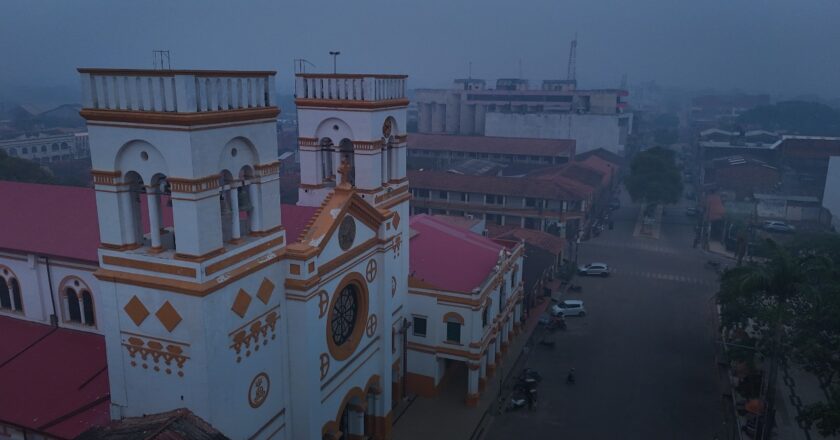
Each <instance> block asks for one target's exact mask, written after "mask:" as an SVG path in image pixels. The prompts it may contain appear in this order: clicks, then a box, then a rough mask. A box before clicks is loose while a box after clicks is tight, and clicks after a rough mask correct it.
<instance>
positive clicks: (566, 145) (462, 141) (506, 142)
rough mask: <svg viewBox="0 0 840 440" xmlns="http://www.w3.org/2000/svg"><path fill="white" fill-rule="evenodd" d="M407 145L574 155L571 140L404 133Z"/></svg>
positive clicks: (459, 149) (427, 147) (430, 148)
mask: <svg viewBox="0 0 840 440" xmlns="http://www.w3.org/2000/svg"><path fill="white" fill-rule="evenodd" d="M408 148H410V149H417V150H435V151H461V152H471V153H489V154H522V155H529V156H563V157H569V156H574V154H575V140H574V139H528V138H508V137H493V136H455V135H445V134H421V133H412V134H411V135H409V136H408Z"/></svg>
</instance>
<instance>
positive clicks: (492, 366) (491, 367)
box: [484, 340, 496, 379]
mask: <svg viewBox="0 0 840 440" xmlns="http://www.w3.org/2000/svg"><path fill="white" fill-rule="evenodd" d="M484 359H485V362H486V363H487V378H488V379H489V378H490V377H492V376H493V374H494V373H495V372H496V341H495V340H493V342H491V343H489V344H487V351H485V352H484Z"/></svg>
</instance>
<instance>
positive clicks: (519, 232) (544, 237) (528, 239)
mask: <svg viewBox="0 0 840 440" xmlns="http://www.w3.org/2000/svg"><path fill="white" fill-rule="evenodd" d="M487 229H488V231H489V232H490V235H491V236H492V237H493V238H494V239H500V240H515V241H520V240H522V241H524V242H525V243H527V244H529V245H531V246H535V247H538V248H540V249H544V250H546V251H548V252H551V253H552V254H558V255H559V254H562V253H563V250H564V248H565V247H566V240H564V239H563V238H562V237H558V236H556V235H552V234H549V233H548V232H543V231H537V230H536V229H525V228H510V229H502V230H494V228H487Z"/></svg>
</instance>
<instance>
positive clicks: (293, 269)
mask: <svg viewBox="0 0 840 440" xmlns="http://www.w3.org/2000/svg"><path fill="white" fill-rule="evenodd" d="M289 273H290V274H292V275H300V264H290V265H289Z"/></svg>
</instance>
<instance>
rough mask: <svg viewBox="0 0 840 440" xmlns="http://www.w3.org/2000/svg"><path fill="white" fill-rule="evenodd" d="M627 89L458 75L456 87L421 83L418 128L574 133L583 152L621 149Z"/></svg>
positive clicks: (626, 128)
mask: <svg viewBox="0 0 840 440" xmlns="http://www.w3.org/2000/svg"><path fill="white" fill-rule="evenodd" d="M626 96H627V92H626V91H625V90H617V89H603V90H579V89H577V83H576V82H575V81H562V80H546V81H543V82H542V84H541V86H540V88H538V89H531V88H530V87H529V82H528V81H527V80H523V79H518V78H512V79H511V78H507V79H505V78H503V79H499V80H497V81H496V88H495V89H487V88H486V82H485V81H484V80H480V79H457V80H455V82H454V84H453V87H452V88H451V89H418V90H417V106H418V130H417V131H418V132H419V133H434V134H457V135H479V136H484V135H487V136H500V137H527V138H544V139H574V140H576V141H577V150H578V151H579V152H584V151H588V150H591V149H595V148H605V149H608V150H610V151H613V152H620V151H622V150H623V148H624V144H625V143H626V137H627V135H628V134H629V133H630V132H631V130H632V114H629V113H624V110H625V108H626V106H627V103H626V102H625V101H623V100H622V98H624V97H626Z"/></svg>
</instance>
